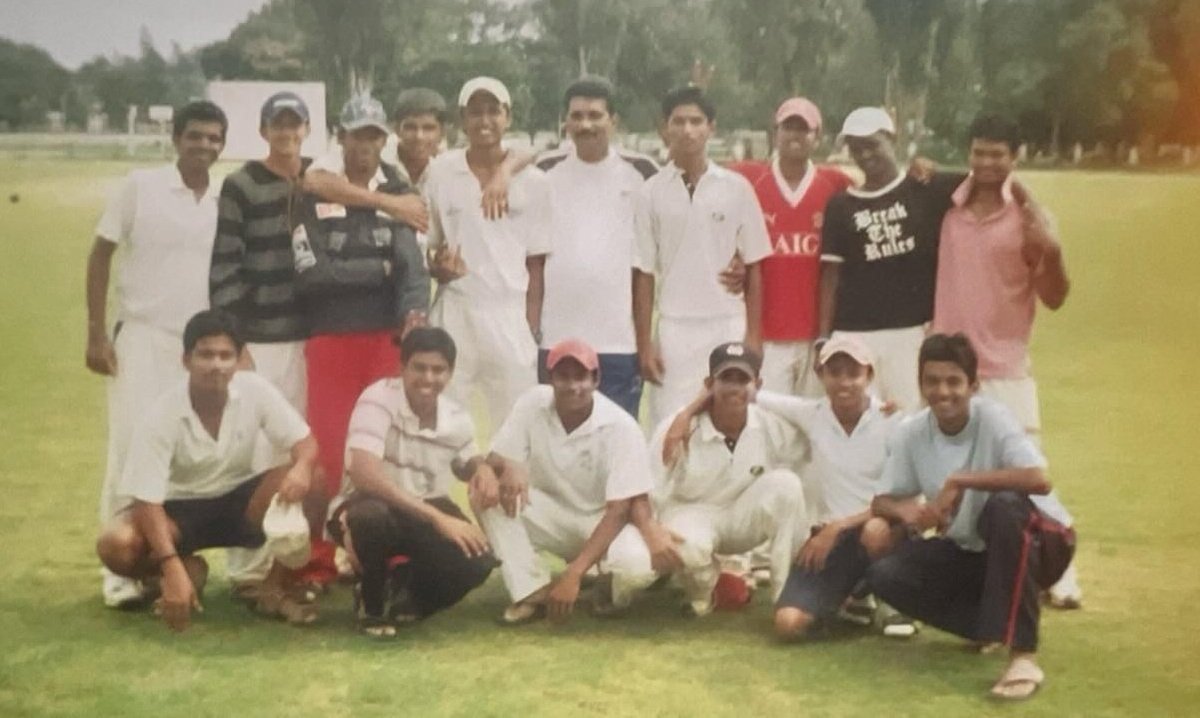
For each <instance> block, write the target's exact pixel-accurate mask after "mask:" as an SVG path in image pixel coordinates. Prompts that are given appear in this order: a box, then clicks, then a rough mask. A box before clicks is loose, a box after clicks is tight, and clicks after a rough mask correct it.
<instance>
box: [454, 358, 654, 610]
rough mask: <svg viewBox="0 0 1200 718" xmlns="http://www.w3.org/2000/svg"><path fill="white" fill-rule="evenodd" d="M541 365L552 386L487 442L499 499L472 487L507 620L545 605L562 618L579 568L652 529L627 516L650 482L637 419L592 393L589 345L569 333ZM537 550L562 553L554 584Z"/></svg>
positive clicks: (616, 583) (535, 394)
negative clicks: (507, 601) (503, 591)
mask: <svg viewBox="0 0 1200 718" xmlns="http://www.w3.org/2000/svg"><path fill="white" fill-rule="evenodd" d="M547 364H548V365H549V367H550V379H551V386H537V387H534V388H532V389H529V390H528V391H526V392H525V393H524V394H523V395H522V396H521V398H520V400H519V401H518V402H517V405H516V406H515V407H514V408H513V412H512V414H511V415H509V417H508V419H507V420H506V421H505V422H504V425H503V426H501V427H500V431H499V432H497V434H496V437H495V439H494V440H493V442H492V453H491V455H490V456H489V463H492V465H493V468H494V469H495V470H496V473H497V474H498V475H499V477H500V479H499V481H500V487H499V497H498V498H496V497H492V498H489V497H488V495H487V493H486V492H481V491H476V490H474V487H472V488H473V490H472V493H471V504H472V507H473V508H474V509H475V513H476V515H477V516H478V517H479V523H480V524H481V525H482V526H483V530H484V531H485V532H486V533H487V537H488V541H490V542H491V545H492V550H493V551H494V552H495V553H496V556H497V557H498V558H499V559H500V560H501V562H502V563H501V566H500V572H501V575H502V576H503V577H504V585H505V587H506V588H507V589H508V593H509V595H510V596H511V597H512V601H513V604H512V605H511V606H509V608H508V610H506V611H505V614H504V620H505V622H508V623H522V622H525V621H527V620H530V619H533V618H536V617H538V616H540V615H543V614H544V613H545V612H546V611H547V609H548V610H549V613H550V615H551V617H559V618H562V617H565V616H566V615H567V614H568V613H570V611H571V609H572V607H573V605H574V604H575V601H576V599H577V598H578V595H579V587H580V581H581V580H582V578H583V575H584V574H585V573H586V572H587V571H588V569H589V568H591V567H592V566H593V565H595V564H596V563H597V562H599V561H600V560H601V559H602V558H603V557H604V555H605V553H606V552H607V551H608V549H609V547H610V545H611V544H613V542H614V540H620V539H623V540H625V541H626V542H634V543H640V542H641V539H640V538H639V536H638V533H639V529H644V530H651V529H652V527H650V526H649V525H648V524H646V525H643V526H641V527H637V526H634V525H631V524H630V516H631V503H632V500H633V499H635V498H637V497H643V498H644V497H646V496H647V495H648V494H649V492H650V490H651V489H652V488H653V479H652V477H651V473H650V461H649V457H648V456H647V453H646V443H645V438H644V436H643V434H642V431H641V429H640V428H639V426H638V424H637V421H636V420H635V419H634V418H633V417H631V416H630V415H629V414H628V413H627V412H625V411H623V410H622V409H621V408H620V407H619V406H617V405H616V404H615V403H613V402H612V401H611V400H610V399H608V398H607V397H605V396H604V395H603V394H599V393H597V392H596V391H595V389H596V386H597V383H598V379H599V377H598V376H597V373H598V369H599V366H600V363H599V358H598V357H597V356H596V352H595V350H593V349H592V348H591V347H589V346H588V345H587V344H585V343H583V342H582V341H579V340H574V339H568V340H565V341H563V342H560V343H558V344H556V345H555V346H553V347H552V348H551V349H550V354H549V357H548V359H547ZM522 474H527V479H526V478H524V477H523V476H522ZM651 541H653V538H651ZM642 545H643V546H644V544H642ZM538 550H543V551H549V552H550V553H553V554H555V555H557V556H559V557H561V558H562V559H564V560H565V561H567V568H566V571H565V572H564V573H563V575H562V576H560V577H559V578H558V579H557V580H555V581H554V582H553V583H551V580H550V573H549V571H548V570H547V569H546V567H545V566H544V565H543V564H542V563H541V562H540V561H539V560H538V557H537V555H536V553H535V552H536V551H538ZM643 551H644V549H643ZM622 578H623V577H622V576H618V575H614V576H613V577H612V581H613V587H612V588H613V594H614V595H627V592H626V591H624V590H623V586H622V585H621V581H622Z"/></svg>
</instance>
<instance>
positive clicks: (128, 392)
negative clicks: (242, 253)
mask: <svg viewBox="0 0 1200 718" xmlns="http://www.w3.org/2000/svg"><path fill="white" fill-rule="evenodd" d="M227 127H228V122H227V120H226V119H225V113H224V112H222V111H221V108H219V107H217V106H216V105H214V104H212V103H211V102H193V103H191V104H189V105H187V106H185V107H183V108H181V109H180V110H179V112H177V113H176V114H175V118H174V127H173V133H172V140H173V142H174V144H175V151H176V153H177V154H178V158H177V159H176V161H175V162H174V163H173V164H170V165H166V166H163V167H159V168H156V169H141V170H134V171H133V172H131V173H130V174H129V176H128V177H127V178H126V180H125V182H124V183H123V184H122V185H121V188H120V190H118V192H117V193H116V194H115V195H113V196H112V198H111V199H110V200H109V203H108V206H107V208H106V209H105V211H104V215H103V217H101V219H100V223H99V225H97V227H96V240H95V243H94V244H93V245H92V251H91V254H90V255H89V257H88V267H87V307H88V345H87V366H88V369H90V370H92V371H93V372H95V373H97V374H100V375H102V376H106V377H109V379H108V382H107V384H108V461H107V465H106V467H105V472H104V485H103V488H102V489H101V492H100V520H101V522H102V523H106V522H108V521H109V520H110V519H111V518H112V517H113V513H114V510H115V508H116V507H115V506H114V492H115V491H116V487H117V482H118V479H119V478H120V476H121V471H122V469H123V466H124V462H125V454H126V451H127V450H128V446H129V439H130V436H131V435H132V434H133V426H134V424H135V423H136V421H137V419H138V417H140V416H141V415H142V414H143V413H144V412H145V411H146V410H147V409H148V408H149V407H150V405H151V404H152V403H153V401H154V400H155V399H156V398H158V396H159V395H160V394H162V393H163V392H164V391H166V390H167V389H168V388H169V387H170V386H171V385H172V384H173V383H174V382H175V381H177V380H178V379H180V378H181V377H182V376H184V372H183V367H182V366H181V365H180V364H179V339H180V337H181V336H182V335H183V327H184V325H185V324H186V323H187V321H188V319H190V318H191V316H192V315H193V314H195V313H196V312H198V311H200V310H202V309H205V308H206V307H208V263H209V257H210V255H211V253H212V243H213V235H214V234H215V233H216V228H217V192H216V188H215V187H214V186H213V185H212V184H211V183H210V181H209V168H210V167H211V166H212V164H213V163H214V162H216V160H217V157H218V156H219V155H220V154H221V150H222V149H223V148H224V146H225V131H226V128H227ZM118 247H119V248H120V249H121V260H120V274H119V277H118V280H117V321H116V325H115V326H114V328H113V332H112V338H111V339H110V338H109V334H108V324H107V321H106V316H105V315H106V300H107V295H108V284H109V279H108V278H109V268H110V266H111V263H112V257H113V253H114V252H115V251H116V250H117V248H118ZM103 591H104V603H105V605H108V606H110V607H114V608H117V607H122V606H125V605H129V604H131V603H134V602H136V601H139V600H140V599H141V595H142V592H141V587H140V586H139V585H138V584H137V582H136V581H131V580H128V579H124V578H122V577H119V576H116V575H114V574H113V573H112V572H110V571H108V570H107V569H105V571H104V585H103Z"/></svg>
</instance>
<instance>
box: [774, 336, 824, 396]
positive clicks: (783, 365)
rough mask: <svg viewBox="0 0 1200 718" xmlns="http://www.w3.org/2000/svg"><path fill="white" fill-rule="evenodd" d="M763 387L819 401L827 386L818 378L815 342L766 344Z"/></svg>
mask: <svg viewBox="0 0 1200 718" xmlns="http://www.w3.org/2000/svg"><path fill="white" fill-rule="evenodd" d="M761 375H762V381H763V388H764V389H766V390H767V391H773V392H776V393H779V394H793V395H795V396H806V397H809V398H811V399H819V398H821V397H823V396H825V387H824V386H822V385H821V380H820V379H819V378H818V377H817V372H816V360H815V359H814V357H813V350H812V342H763V365H762V372H761Z"/></svg>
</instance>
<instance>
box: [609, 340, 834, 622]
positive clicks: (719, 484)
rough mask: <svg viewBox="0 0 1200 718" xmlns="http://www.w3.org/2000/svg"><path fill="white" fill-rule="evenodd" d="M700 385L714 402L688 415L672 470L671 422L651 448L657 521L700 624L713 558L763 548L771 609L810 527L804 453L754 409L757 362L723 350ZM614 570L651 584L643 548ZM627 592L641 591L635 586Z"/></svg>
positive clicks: (734, 347)
mask: <svg viewBox="0 0 1200 718" xmlns="http://www.w3.org/2000/svg"><path fill="white" fill-rule="evenodd" d="M708 363H709V367H710V370H709V376H708V378H707V379H705V381H704V386H705V388H706V389H708V391H709V392H711V397H707V396H706V397H705V398H704V399H701V400H700V401H699V402H698V404H702V405H707V406H708V408H707V410H703V411H700V410H697V408H696V407H695V406H693V407H689V408H688V409H687V410H686V411H688V412H689V413H694V414H696V418H694V419H692V420H691V421H690V422H689V425H690V426H689V428H690V436H689V438H688V439H687V441H686V444H685V446H686V449H685V451H684V452H683V454H682V456H678V457H676V458H675V460H674V462H673V463H672V464H671V466H670V467H664V466H663V464H662V462H661V457H662V446H663V441H664V438H665V435H666V433H667V430H668V428H669V423H670V422H671V421H673V419H674V417H669V418H668V419H667V421H666V422H664V424H663V425H662V426H661V427H659V430H658V431H657V432H656V436H655V440H654V441H653V442H651V448H650V452H651V453H650V455H651V457H652V459H653V461H652V465H653V466H654V467H655V473H656V475H657V476H656V479H657V481H656V487H655V496H654V498H655V504H656V505H657V507H658V520H659V521H660V522H661V523H662V524H663V525H664V526H665V527H666V528H667V529H668V530H669V531H671V532H673V533H674V534H675V535H677V536H678V537H680V538H681V539H682V541H681V545H680V546H679V549H678V551H679V554H680V557H681V559H682V563H683V568H682V570H681V571H680V572H679V575H680V578H681V579H682V584H683V588H684V592H685V594H686V600H687V603H686V604H685V609H686V610H688V611H689V612H690V613H692V614H693V615H696V616H703V615H706V614H708V613H709V612H710V611H712V608H713V590H714V589H715V588H716V586H717V578H718V574H719V570H718V568H719V566H718V561H717V558H716V554H739V553H744V552H747V551H750V550H751V549H754V548H755V547H757V546H759V545H761V544H763V543H764V542H767V543H768V555H769V556H770V566H771V583H772V600H774V599H775V598H777V597H778V596H779V593H780V591H781V590H782V589H783V585H784V580H785V578H786V576H787V573H788V568H789V567H790V566H791V563H792V557H794V556H795V555H796V551H797V550H798V549H799V548H800V546H801V545H802V544H803V543H804V539H805V537H807V536H808V528H809V526H810V524H811V521H810V520H809V516H808V510H807V508H806V504H805V500H804V491H803V489H802V487H801V484H800V479H799V477H798V476H797V475H796V473H795V470H794V467H795V466H796V465H797V464H798V463H799V461H800V460H801V459H802V458H803V456H802V453H803V452H802V447H803V444H800V443H799V442H798V436H799V435H798V433H797V431H796V429H795V427H793V426H792V425H791V424H789V423H788V422H787V421H785V420H784V419H782V418H780V417H779V416H777V415H775V414H772V413H771V412H768V411H766V410H765V409H763V408H761V407H759V406H757V405H756V404H753V403H751V401H752V399H753V396H754V392H755V391H756V390H757V389H758V387H759V386H760V384H761V379H760V377H759V371H760V369H761V367H762V357H761V356H760V355H759V354H758V353H757V352H756V351H754V350H753V349H751V348H750V347H748V346H746V345H745V344H744V343H741V342H730V343H726V344H722V345H720V346H718V347H717V348H716V349H714V350H713V351H712V352H711V354H710V355H709V360H708ZM609 561H610V563H611V564H612V565H613V567H614V568H613V571H614V572H617V571H618V570H619V571H620V572H622V573H627V574H629V575H630V576H631V577H641V581H640V583H641V584H642V585H645V584H647V583H649V582H650V581H653V580H654V577H655V571H654V570H652V568H651V555H650V553H649V552H648V551H647V550H646V548H645V546H644V545H641V546H639V545H638V544H637V543H636V542H633V541H623V542H621V543H620V544H619V545H614V546H613V548H612V550H610V552H609ZM629 582H630V583H639V582H638V581H636V580H635V578H631V579H630V581H629Z"/></svg>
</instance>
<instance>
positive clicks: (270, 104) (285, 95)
mask: <svg viewBox="0 0 1200 718" xmlns="http://www.w3.org/2000/svg"><path fill="white" fill-rule="evenodd" d="M280 112H294V113H295V114H296V116H297V117H299V118H300V119H301V120H303V121H304V122H308V105H306V104H304V100H302V99H300V96H299V95H297V94H296V93H294V92H289V91H287V90H285V91H283V92H276V93H275V94H274V95H271V96H270V97H268V98H267V101H266V102H264V103H263V106H262V112H261V113H260V114H259V120H258V124H259V125H260V126H261V125H266V124H269V123H270V122H271V120H273V119H275V118H276V117H278V116H279V113H280Z"/></svg>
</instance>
